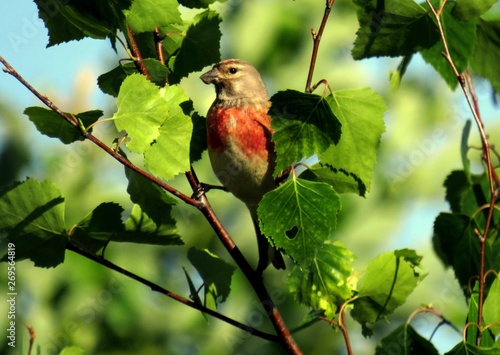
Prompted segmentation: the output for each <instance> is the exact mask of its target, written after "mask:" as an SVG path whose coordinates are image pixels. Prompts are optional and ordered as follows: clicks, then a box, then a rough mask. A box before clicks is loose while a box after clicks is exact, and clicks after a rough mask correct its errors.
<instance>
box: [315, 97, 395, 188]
mask: <svg viewBox="0 0 500 355" xmlns="http://www.w3.org/2000/svg"><path fill="white" fill-rule="evenodd" d="M326 100H327V102H328V104H329V105H330V107H331V109H332V111H333V113H334V114H335V116H336V117H337V118H338V119H339V121H340V123H341V124H342V137H341V139H340V142H339V143H338V144H337V145H331V146H330V147H329V148H328V149H327V150H326V151H325V152H323V153H320V154H319V158H320V161H321V163H323V164H324V165H327V166H330V167H332V168H334V169H337V170H340V171H343V172H345V173H347V174H349V175H353V176H355V177H356V180H359V182H360V183H361V184H362V185H363V186H362V187H360V188H359V191H360V194H361V195H362V196H363V195H364V192H365V191H370V186H371V178H372V173H373V167H374V165H375V162H376V160H377V151H378V147H379V144H380V138H381V136H382V133H383V132H384V131H385V125H384V120H383V117H384V112H385V110H386V108H387V107H386V105H385V102H384V100H383V99H382V97H381V96H380V95H379V94H377V93H376V92H375V91H373V90H371V89H369V88H358V89H349V90H339V91H336V92H334V93H333V95H331V96H328V97H327V99H326Z"/></svg>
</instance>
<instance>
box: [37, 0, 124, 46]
mask: <svg viewBox="0 0 500 355" xmlns="http://www.w3.org/2000/svg"><path fill="white" fill-rule="evenodd" d="M35 3H36V4H37V6H38V10H39V13H38V16H39V17H40V18H41V19H42V20H43V21H44V23H45V27H47V29H48V32H49V44H48V46H53V45H55V44H60V43H63V42H68V41H72V40H80V39H82V38H85V37H91V38H95V39H104V38H106V37H108V36H111V35H112V34H114V33H116V30H117V29H118V28H119V27H120V24H121V23H122V21H123V15H122V14H121V10H123V9H125V8H127V7H128V6H130V1H128V0H127V1H120V2H115V1H114V2H104V3H103V2H102V1H99V0H93V1H85V2H78V1H72V2H71V4H69V2H68V1H62V0H53V1H42V0H35Z"/></svg>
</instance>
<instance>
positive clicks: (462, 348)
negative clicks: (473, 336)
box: [445, 341, 500, 355]
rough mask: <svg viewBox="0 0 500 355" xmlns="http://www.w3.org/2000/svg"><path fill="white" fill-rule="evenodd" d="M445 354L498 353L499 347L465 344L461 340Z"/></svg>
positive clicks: (480, 354)
mask: <svg viewBox="0 0 500 355" xmlns="http://www.w3.org/2000/svg"><path fill="white" fill-rule="evenodd" d="M445 355H500V349H498V348H483V347H481V348H478V347H477V346H475V345H471V344H467V343H465V342H463V341H461V342H460V343H458V344H457V345H455V347H454V348H453V349H451V350H450V351H448V352H447V353H446V354H445Z"/></svg>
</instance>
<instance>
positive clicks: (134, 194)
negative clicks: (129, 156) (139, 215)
mask: <svg viewBox="0 0 500 355" xmlns="http://www.w3.org/2000/svg"><path fill="white" fill-rule="evenodd" d="M125 176H126V177H127V179H128V186H127V192H128V194H129V195H130V200H132V202H133V203H136V204H138V205H139V206H140V207H141V209H142V211H144V213H146V214H147V215H148V216H149V217H150V218H151V219H152V220H153V221H154V222H155V223H156V224H157V225H162V224H172V225H175V220H174V219H173V218H172V216H171V212H172V206H173V205H175V204H176V203H177V201H176V200H175V199H174V198H173V197H170V196H169V195H167V193H166V192H165V191H164V190H162V189H161V188H160V187H159V186H158V185H156V184H154V183H153V182H151V180H149V179H147V178H145V177H144V176H142V175H139V174H138V173H136V172H135V171H133V170H130V169H128V168H125Z"/></svg>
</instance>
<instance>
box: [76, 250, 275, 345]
mask: <svg viewBox="0 0 500 355" xmlns="http://www.w3.org/2000/svg"><path fill="white" fill-rule="evenodd" d="M66 249H67V250H70V251H72V252H74V253H76V254H79V255H81V256H83V257H84V258H87V259H89V260H92V261H94V262H96V263H98V264H100V265H103V266H105V267H107V268H108V269H111V270H114V271H117V272H119V273H120V274H122V275H125V276H126V277H128V278H131V279H133V280H135V281H137V282H139V283H141V284H143V285H146V286H148V287H149V288H151V290H152V291H154V292H159V293H161V294H163V295H165V296H167V297H170V298H172V299H173V300H175V301H177V302H180V303H182V304H184V305H186V306H188V307H191V308H194V309H196V310H198V311H201V312H203V313H206V314H209V315H211V316H212V317H215V318H217V319H220V320H222V321H223V322H226V323H228V324H231V325H232V326H235V327H237V328H240V329H241V330H243V331H245V332H247V333H250V334H252V335H255V336H257V337H259V338H262V339H265V340H269V341H272V342H278V337H277V336H276V335H273V334H268V333H265V332H262V331H260V330H258V329H255V328H253V327H250V326H248V325H245V324H243V323H240V322H238V321H236V320H234V319H232V318H229V317H227V316H225V315H223V314H220V313H218V312H216V311H214V310H212V309H210V308H207V307H205V306H203V305H202V304H199V303H196V302H193V301H190V300H188V299H187V298H184V297H182V296H180V295H178V294H176V293H173V292H171V291H169V290H167V289H165V288H163V287H161V286H159V285H157V284H155V283H153V282H151V281H149V280H146V279H144V278H142V277H141V276H139V275H137V274H134V273H132V272H130V271H128V270H125V269H123V268H121V267H120V266H118V265H116V264H114V263H112V262H111V261H108V260H106V259H104V258H102V257H100V256H98V255H95V254H91V253H89V252H87V251H84V250H82V249H80V248H77V247H76V246H74V245H73V244H71V243H68V244H67V245H66Z"/></svg>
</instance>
